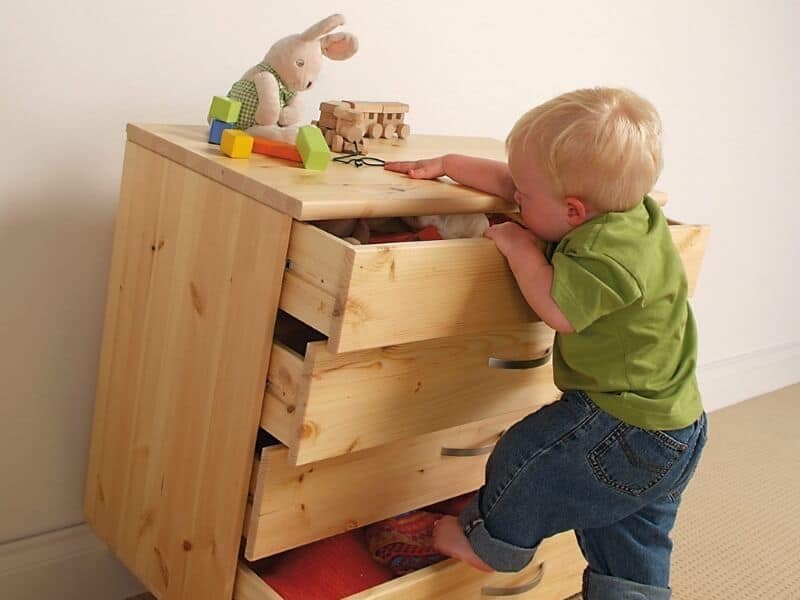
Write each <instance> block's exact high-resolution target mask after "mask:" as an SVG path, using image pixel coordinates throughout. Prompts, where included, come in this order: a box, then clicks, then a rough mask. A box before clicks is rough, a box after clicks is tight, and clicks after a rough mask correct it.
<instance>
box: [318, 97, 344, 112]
mask: <svg viewBox="0 0 800 600" xmlns="http://www.w3.org/2000/svg"><path fill="white" fill-rule="evenodd" d="M340 106H345V104H344V102H334V101H333V100H331V101H330V102H320V104H319V112H321V113H332V112H333V111H334V110H336V109H337V108H339V107H340Z"/></svg>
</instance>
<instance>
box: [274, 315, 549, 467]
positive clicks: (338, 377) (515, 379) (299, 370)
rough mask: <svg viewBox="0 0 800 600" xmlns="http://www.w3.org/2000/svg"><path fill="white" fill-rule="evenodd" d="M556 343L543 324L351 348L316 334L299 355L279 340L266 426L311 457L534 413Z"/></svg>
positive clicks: (296, 454)
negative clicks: (338, 348)
mask: <svg viewBox="0 0 800 600" xmlns="http://www.w3.org/2000/svg"><path fill="white" fill-rule="evenodd" d="M278 328H280V324H279V326H278ZM276 330H277V328H276ZM552 344H553V331H552V330H551V329H550V328H548V327H547V326H546V325H544V324H543V323H541V322H535V323H523V324H519V325H517V326H515V327H510V328H509V327H505V328H499V329H497V330H495V331H494V332H493V333H486V334H482V335H478V334H473V335H459V336H454V337H448V338H441V339H434V340H426V341H424V342H417V343H413V344H404V345H402V346H389V347H384V348H377V349H373V350H364V351H360V352H350V353H345V354H335V353H333V352H331V350H330V348H329V347H328V345H327V343H326V342H325V341H314V342H310V343H308V344H307V345H306V347H305V348H306V349H305V356H303V355H301V354H300V353H298V352H297V351H296V350H293V349H291V348H290V347H288V346H287V345H284V344H283V343H282V342H280V341H276V342H275V344H274V345H273V348H272V353H271V357H270V364H269V371H268V374H267V386H266V392H265V394H264V405H263V410H262V417H261V425H262V427H263V428H264V429H266V430H267V431H268V432H269V433H271V434H272V435H273V436H275V437H276V438H278V439H279V440H280V441H281V442H283V443H284V444H285V445H286V446H288V447H289V459H290V461H291V462H292V463H293V464H305V463H309V462H312V461H317V460H322V459H325V458H330V457H333V456H339V455H343V454H349V453H352V452H355V451H358V450H364V449H367V448H374V447H376V446H381V445H384V444H389V443H392V442H394V441H397V440H401V439H408V438H412V437H415V436H418V435H422V434H426V433H430V432H433V431H440V430H443V429H447V428H450V427H455V426H458V425H463V424H467V423H473V422H478V421H482V420H484V419H488V418H493V417H497V416H502V415H507V414H509V413H516V412H518V411H520V410H527V411H528V412H532V411H533V410H535V409H536V408H537V407H539V406H542V405H543V404H547V403H548V402H552V401H553V400H554V399H555V398H556V395H557V391H558V390H557V389H556V387H555V386H554V384H553V373H552V366H551V364H550V362H549V359H550V352H551V347H552ZM295 348H296V349H299V348H298V346H297V345H295Z"/></svg>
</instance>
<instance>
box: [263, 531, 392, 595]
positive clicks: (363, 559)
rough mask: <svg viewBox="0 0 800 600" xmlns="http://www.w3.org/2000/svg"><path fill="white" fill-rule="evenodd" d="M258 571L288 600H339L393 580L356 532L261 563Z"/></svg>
mask: <svg viewBox="0 0 800 600" xmlns="http://www.w3.org/2000/svg"><path fill="white" fill-rule="evenodd" d="M257 572H258V573H259V574H260V575H261V578H262V579H263V580H264V581H266V582H267V583H268V584H269V585H270V586H271V587H272V588H273V589H274V590H275V591H276V592H278V593H279V594H280V595H281V596H282V597H283V598H284V600H337V599H339V598H344V597H346V596H349V595H351V594H356V593H358V592H361V591H363V590H366V589H368V588H371V587H374V586H376V585H379V584H381V583H383V582H385V581H389V580H390V579H392V577H393V575H392V572H391V571H390V570H389V569H387V568H386V567H383V566H381V565H379V564H378V563H377V562H375V561H374V560H373V558H372V557H371V556H370V554H369V550H367V544H366V542H365V541H364V530H363V529H354V530H353V531H348V532H346V533H342V534H339V535H337V536H334V537H331V538H326V539H324V540H320V541H318V542H314V543H312V544H308V545H306V546H302V547H300V548H295V549H293V550H288V551H287V552H283V553H282V554H279V555H277V556H274V557H271V558H268V559H265V560H263V561H261V562H260V563H259V565H258V567H257Z"/></svg>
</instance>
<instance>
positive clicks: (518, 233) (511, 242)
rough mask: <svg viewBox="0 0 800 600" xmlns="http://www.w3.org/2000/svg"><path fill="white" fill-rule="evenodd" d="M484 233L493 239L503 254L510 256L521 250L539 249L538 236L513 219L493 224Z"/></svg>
mask: <svg viewBox="0 0 800 600" xmlns="http://www.w3.org/2000/svg"><path fill="white" fill-rule="evenodd" d="M484 235H485V236H486V237H487V238H489V239H490V240H493V241H494V243H495V244H496V245H497V249H498V250H500V252H502V254H503V256H506V257H509V256H513V255H516V254H518V253H519V252H521V251H522V252H525V251H528V252H530V251H531V250H532V249H536V250H538V246H537V245H536V237H535V236H534V235H533V234H532V233H531V232H530V231H529V230H527V229H525V228H523V227H520V226H519V225H517V224H516V223H514V222H513V221H507V222H505V223H500V224H499V225H492V226H491V227H489V229H487V230H486V233H484Z"/></svg>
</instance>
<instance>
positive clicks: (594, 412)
mask: <svg viewBox="0 0 800 600" xmlns="http://www.w3.org/2000/svg"><path fill="white" fill-rule="evenodd" d="M589 409H590V412H589V414H588V415H586V416H585V417H584V418H583V419H581V421H579V422H578V423H577V424H576V425H575V427H573V428H572V429H570V430H569V431H567V432H566V433H564V434H563V435H562V436H561V437H559V438H558V439H557V440H556V441H554V442H553V443H552V444H550V445H549V446H547V447H545V448H542V449H541V450H539V451H538V452H536V453H534V454H533V455H532V456H529V457H528V458H526V459H525V461H524V462H523V463H522V464H521V465H520V466H519V468H518V469H517V470H516V471H515V472H514V474H513V475H512V476H511V477H509V479H508V481H507V482H506V483H505V484H504V485H503V486H502V488H501V489H500V491H499V492H498V493H497V494H496V498H494V499H493V500H492V502H491V503H490V504H489V506H488V507H487V509H486V514H485V515H484V522H485V519H488V518H489V516H490V515H491V514H492V512H493V511H494V509H495V507H496V506H497V505H498V504H499V503H500V501H501V500H502V499H503V496H505V493H506V491H508V488H509V487H511V485H512V484H513V483H514V482H515V481H516V480H517V478H518V477H519V475H520V473H522V472H523V471H524V470H525V469H527V468H528V466H530V464H531V463H532V462H533V461H534V460H535V459H537V458H539V457H540V456H542V455H543V454H545V453H546V452H549V451H550V450H552V449H553V448H556V447H557V446H558V445H559V444H561V442H563V441H564V440H565V439H566V438H568V437H569V436H571V435H572V434H573V433H575V432H576V431H578V430H579V429H581V428H582V427H584V426H585V425H586V424H587V423H588V422H589V421H591V420H592V419H593V418H594V417H596V416H597V415H598V414H599V412H600V409H599V408H598V407H596V406H594V403H592V405H591V406H590V407H589Z"/></svg>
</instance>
